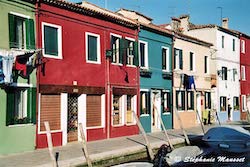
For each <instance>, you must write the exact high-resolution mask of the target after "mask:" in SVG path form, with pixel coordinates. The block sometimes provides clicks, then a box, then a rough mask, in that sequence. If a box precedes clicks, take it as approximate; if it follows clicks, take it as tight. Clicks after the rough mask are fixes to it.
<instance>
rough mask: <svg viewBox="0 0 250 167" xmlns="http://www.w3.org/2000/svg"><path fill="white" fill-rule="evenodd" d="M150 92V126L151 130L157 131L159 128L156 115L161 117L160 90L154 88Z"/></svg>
mask: <svg viewBox="0 0 250 167" xmlns="http://www.w3.org/2000/svg"><path fill="white" fill-rule="evenodd" d="M151 94H152V96H151V97H152V99H151V104H152V110H151V111H152V114H151V120H152V121H151V127H152V132H157V131H160V130H161V125H160V121H159V119H158V116H160V117H161V91H160V90H154V91H152V93H151Z"/></svg>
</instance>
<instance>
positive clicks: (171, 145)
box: [156, 109, 174, 150]
mask: <svg viewBox="0 0 250 167" xmlns="http://www.w3.org/2000/svg"><path fill="white" fill-rule="evenodd" d="M156 110H157V109H156ZM156 113H157V117H158V119H159V121H160V123H161V126H162V128H163V131H164V133H165V136H166V137H167V142H168V144H169V146H170V147H171V149H172V150H173V149H174V146H173V144H172V142H171V141H170V138H169V135H168V133H167V130H166V128H165V125H164V123H163V121H162V118H161V117H160V115H159V113H158V111H157V112H156Z"/></svg>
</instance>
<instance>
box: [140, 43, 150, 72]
mask: <svg viewBox="0 0 250 167" xmlns="http://www.w3.org/2000/svg"><path fill="white" fill-rule="evenodd" d="M140 43H143V44H144V45H145V53H144V54H145V66H141V52H140ZM138 53H139V65H140V67H141V68H146V69H147V68H148V67H149V65H148V42H146V41H142V40H139V47H138Z"/></svg>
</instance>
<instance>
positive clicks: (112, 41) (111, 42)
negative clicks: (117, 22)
mask: <svg viewBox="0 0 250 167" xmlns="http://www.w3.org/2000/svg"><path fill="white" fill-rule="evenodd" d="M114 42H115V41H114V37H113V36H111V38H110V50H111V51H112V54H111V55H112V56H111V62H112V63H114V60H113V55H114V54H115V51H114V48H113V44H114Z"/></svg>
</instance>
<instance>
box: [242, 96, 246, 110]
mask: <svg viewBox="0 0 250 167" xmlns="http://www.w3.org/2000/svg"><path fill="white" fill-rule="evenodd" d="M241 101H242V111H246V110H247V98H246V95H241Z"/></svg>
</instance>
